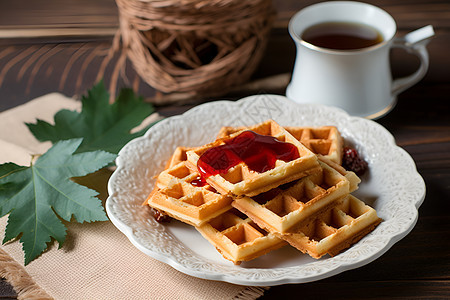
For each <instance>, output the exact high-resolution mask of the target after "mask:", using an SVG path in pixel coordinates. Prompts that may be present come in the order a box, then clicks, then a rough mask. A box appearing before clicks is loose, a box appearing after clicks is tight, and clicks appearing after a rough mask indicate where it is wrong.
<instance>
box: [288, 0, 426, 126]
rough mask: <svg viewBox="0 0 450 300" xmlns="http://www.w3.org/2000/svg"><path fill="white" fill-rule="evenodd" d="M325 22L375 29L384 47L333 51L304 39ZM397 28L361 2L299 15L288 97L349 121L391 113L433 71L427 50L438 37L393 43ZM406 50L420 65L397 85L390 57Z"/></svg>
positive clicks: (419, 35)
mask: <svg viewBox="0 0 450 300" xmlns="http://www.w3.org/2000/svg"><path fill="white" fill-rule="evenodd" d="M324 22H346V23H347V22H349V23H359V24H364V25H368V26H370V27H372V28H374V29H376V30H377V31H378V32H379V33H380V34H381V35H382V37H383V41H382V42H380V43H378V44H376V45H373V46H370V47H366V48H362V49H356V50H333V49H328V48H322V47H317V46H315V45H312V44H310V43H308V42H306V41H304V40H303V39H302V33H303V32H304V31H305V30H306V29H307V28H309V27H311V26H313V25H317V24H320V23H324ZM396 30H397V26H396V23H395V21H394V19H393V18H392V17H391V16H390V15H389V14H388V13H387V12H385V11H384V10H382V9H380V8H378V7H376V6H373V5H370V4H366V3H361V2H353V1H331V2H322V3H318V4H314V5H312V6H309V7H306V8H305V9H303V10H301V11H299V12H298V13H296V14H295V15H294V16H293V17H292V19H291V21H290V23H289V33H290V35H291V37H292V39H293V40H294V42H295V44H296V48H297V53H296V59H295V65H294V70H293V73H292V78H291V82H290V83H289V85H288V87H287V90H286V96H287V97H288V98H290V99H292V100H294V101H296V102H299V103H320V104H325V105H330V106H336V107H340V108H342V109H344V110H345V111H347V112H348V113H349V114H350V115H355V116H361V117H366V118H370V119H375V118H378V117H381V116H383V115H385V114H386V113H388V112H389V111H390V110H391V109H392V108H393V107H394V105H395V103H396V99H397V95H398V94H399V93H400V92H402V91H404V90H405V89H407V88H409V87H411V86H412V85H414V84H415V83H417V82H418V81H419V80H421V79H422V78H423V77H424V76H425V73H426V72H427V70H428V52H427V50H426V48H425V47H426V44H427V43H428V40H429V38H430V37H432V36H433V35H434V31H433V27H432V26H431V25H428V26H425V27H423V28H421V29H418V30H416V31H413V32H411V33H409V34H407V35H406V36H404V37H401V38H398V37H394V36H395V34H396ZM392 47H401V48H404V49H406V50H407V51H408V52H411V53H414V54H415V55H417V56H418V57H419V59H420V67H419V68H418V70H417V71H416V72H415V73H413V74H411V75H410V76H407V77H403V78H398V79H395V80H393V79H392V76H391V69H390V62H389V53H390V49H391V48H392Z"/></svg>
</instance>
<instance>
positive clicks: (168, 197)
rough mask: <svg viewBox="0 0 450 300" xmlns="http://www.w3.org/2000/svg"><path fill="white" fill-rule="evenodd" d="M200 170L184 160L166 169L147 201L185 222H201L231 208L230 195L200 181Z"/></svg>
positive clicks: (196, 224) (197, 223)
mask: <svg viewBox="0 0 450 300" xmlns="http://www.w3.org/2000/svg"><path fill="white" fill-rule="evenodd" d="M198 177H199V174H198V173H196V172H192V171H191V170H190V169H189V168H187V167H186V164H185V162H184V161H182V162H180V163H178V164H177V165H175V166H173V167H171V168H169V169H166V170H164V171H163V172H161V174H160V175H159V176H158V179H157V184H156V186H157V187H156V188H155V189H154V190H153V191H152V193H150V195H149V197H148V199H147V204H148V205H149V206H150V207H152V208H154V209H157V210H160V211H163V212H164V213H165V214H167V215H169V216H171V217H173V218H175V219H177V220H180V221H183V222H185V223H188V224H191V225H194V226H200V225H201V224H203V223H204V222H206V221H208V220H210V219H211V218H214V217H216V216H218V215H220V214H221V213H223V212H225V211H227V210H228V209H230V208H231V201H232V200H233V199H232V198H231V197H229V196H227V195H221V194H219V193H217V192H216V191H215V190H214V189H213V188H212V187H211V186H209V185H198V184H196V182H197V181H196V180H197V178H198Z"/></svg>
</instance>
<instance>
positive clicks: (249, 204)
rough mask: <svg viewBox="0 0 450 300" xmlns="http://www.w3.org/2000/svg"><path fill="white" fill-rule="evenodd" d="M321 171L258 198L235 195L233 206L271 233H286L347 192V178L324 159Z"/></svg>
mask: <svg viewBox="0 0 450 300" xmlns="http://www.w3.org/2000/svg"><path fill="white" fill-rule="evenodd" d="M320 165H321V167H322V171H321V172H319V173H316V174H313V175H310V176H308V177H305V178H302V179H300V180H298V181H297V182H295V183H291V184H290V185H288V187H287V188H286V189H285V190H283V187H281V188H280V189H279V190H275V191H271V192H268V193H267V194H262V195H258V196H257V197H253V198H252V197H242V198H236V199H235V200H234V202H233V204H232V205H233V206H234V207H235V208H237V209H239V210H240V211H242V212H243V213H245V214H246V215H248V216H249V217H250V218H251V219H252V220H253V221H254V222H256V223H257V224H258V225H259V226H261V227H262V228H264V229H267V230H268V231H270V232H280V233H284V232H287V231H288V230H289V229H290V228H291V227H293V226H299V225H300V224H304V223H307V222H308V221H310V220H312V219H313V218H315V216H316V215H317V214H318V213H321V212H322V211H325V210H328V209H330V208H332V207H333V206H336V205H337V204H338V203H339V202H340V201H342V200H343V198H344V197H345V196H346V195H347V194H348V193H349V188H350V183H349V181H348V179H347V178H346V177H345V176H343V175H342V174H340V173H339V172H337V171H336V170H335V169H334V168H332V167H330V166H329V165H327V164H326V163H324V162H322V161H321V162H320Z"/></svg>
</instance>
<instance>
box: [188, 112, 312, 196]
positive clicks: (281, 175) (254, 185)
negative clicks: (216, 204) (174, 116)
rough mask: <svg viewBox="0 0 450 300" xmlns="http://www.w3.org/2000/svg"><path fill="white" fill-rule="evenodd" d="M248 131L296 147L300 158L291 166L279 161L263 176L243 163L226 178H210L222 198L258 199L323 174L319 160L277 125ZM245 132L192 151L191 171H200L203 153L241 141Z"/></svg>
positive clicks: (261, 124)
mask: <svg viewBox="0 0 450 300" xmlns="http://www.w3.org/2000/svg"><path fill="white" fill-rule="evenodd" d="M247 129H248V130H251V131H253V132H255V133H257V134H260V135H264V136H272V137H274V138H276V139H277V140H279V141H282V142H286V143H290V144H292V145H294V146H295V147H296V148H297V150H298V153H299V157H298V158H296V159H294V160H291V161H288V162H285V161H282V160H277V161H276V165H275V167H274V168H272V169H270V170H267V171H264V172H262V173H259V172H256V171H253V170H251V169H250V168H249V167H248V166H247V165H246V164H244V163H243V162H241V163H239V164H237V165H235V166H233V167H231V168H230V169H229V170H227V172H226V173H225V174H217V175H211V176H208V177H207V178H206V179H205V180H206V182H208V184H210V185H211V186H212V187H214V188H215V189H216V190H217V191H218V192H220V193H221V194H230V195H233V196H243V195H246V196H254V195H258V194H260V193H262V192H266V191H268V190H270V189H272V188H275V187H277V186H279V185H282V184H285V183H288V182H291V181H293V180H296V179H299V178H302V177H305V176H307V175H310V174H313V173H317V172H319V171H320V166H319V163H318V159H317V156H316V155H315V154H314V153H312V152H311V151H310V150H309V149H308V148H306V147H305V146H304V145H303V144H302V143H300V142H299V141H298V140H297V139H296V138H294V137H293V136H292V135H291V134H290V133H289V132H288V131H287V130H285V129H284V128H283V127H281V126H280V125H278V124H277V123H276V122H274V121H272V120H268V121H266V122H263V123H260V124H258V125H255V126H251V127H248V128H247ZM242 132H243V131H238V132H236V133H233V134H231V135H230V136H227V137H224V138H222V139H218V140H216V141H215V142H213V143H210V144H207V145H205V146H202V147H198V148H195V149H193V150H190V151H188V152H187V160H188V166H189V168H191V169H192V170H197V163H198V161H199V159H200V157H201V155H202V154H203V153H205V152H206V151H208V150H209V149H212V148H214V147H218V146H221V145H223V144H225V143H226V142H230V141H232V140H233V138H235V137H238V136H239V134H241V133H242ZM221 159H222V157H220V156H219V157H217V161H220V160H221Z"/></svg>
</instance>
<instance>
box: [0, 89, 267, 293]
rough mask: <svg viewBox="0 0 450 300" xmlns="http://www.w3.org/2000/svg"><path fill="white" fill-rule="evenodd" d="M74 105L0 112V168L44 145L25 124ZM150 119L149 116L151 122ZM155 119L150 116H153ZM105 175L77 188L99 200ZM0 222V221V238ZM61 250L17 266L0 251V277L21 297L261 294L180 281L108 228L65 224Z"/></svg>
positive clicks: (38, 103) (52, 100)
mask: <svg viewBox="0 0 450 300" xmlns="http://www.w3.org/2000/svg"><path fill="white" fill-rule="evenodd" d="M79 107H80V103H79V102H78V101H75V100H72V99H69V98H67V97H65V96H63V95H60V94H49V95H46V96H43V97H40V98H37V99H35V100H33V101H30V102H28V103H27V104H24V105H22V106H19V107H16V108H14V109H11V110H9V111H5V112H2V113H0V163H4V162H15V163H17V164H20V165H29V161H30V159H31V157H30V155H31V154H38V153H44V152H45V151H46V150H47V149H48V148H49V147H50V146H51V145H50V144H49V143H40V142H38V141H36V139H35V138H34V137H33V136H32V135H31V133H30V132H29V131H28V128H27V127H26V126H25V124H24V123H25V122H35V119H36V118H39V119H43V120H46V121H48V122H52V121H53V115H54V114H55V113H56V112H57V111H58V110H60V109H62V108H67V109H72V110H74V109H79ZM154 117H155V116H152V117H151V118H154ZM156 117H157V116H156ZM109 175H110V172H108V171H101V172H98V173H96V174H94V175H93V176H90V177H89V178H88V179H87V181H86V182H85V183H86V184H87V185H89V186H90V187H92V188H96V189H97V190H99V192H100V193H101V198H103V199H106V182H107V180H108V178H109ZM6 223H7V217H3V218H1V219H0V232H1V233H2V237H1V238H2V239H3V234H4V231H5V226H6ZM66 225H67V227H68V235H67V238H66V242H65V243H64V245H63V247H62V248H60V249H58V245H57V243H54V244H52V245H51V246H50V248H49V249H48V251H46V252H45V253H44V254H43V255H41V256H40V257H38V258H37V259H35V260H34V261H32V262H31V263H30V264H28V265H27V266H25V267H24V260H23V257H24V254H23V251H22V249H21V244H20V243H19V242H18V241H13V242H11V243H8V244H5V245H3V246H2V247H1V248H0V276H2V277H3V278H5V279H6V280H7V281H8V282H9V283H10V284H11V285H12V286H13V287H14V289H15V290H16V292H17V293H18V295H19V298H21V299H32V298H33V296H34V298H35V299H46V298H48V299H51V298H54V299H256V298H258V297H259V296H261V295H262V294H263V293H264V288H258V287H245V286H239V285H233V284H228V283H224V282H218V281H208V280H203V279H198V278H195V277H191V276H188V275H185V274H183V273H181V272H179V271H177V270H175V269H173V268H172V267H170V266H168V265H166V264H164V263H161V262H159V261H157V260H155V259H153V258H151V257H149V256H147V255H145V254H143V253H142V252H140V251H139V250H138V249H136V248H135V247H134V246H133V245H132V244H131V243H130V241H129V240H128V239H127V238H126V237H125V235H123V234H122V233H121V232H120V231H119V230H118V229H117V228H116V227H114V225H113V224H112V223H111V222H95V223H90V224H77V223H70V224H67V223H66Z"/></svg>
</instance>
